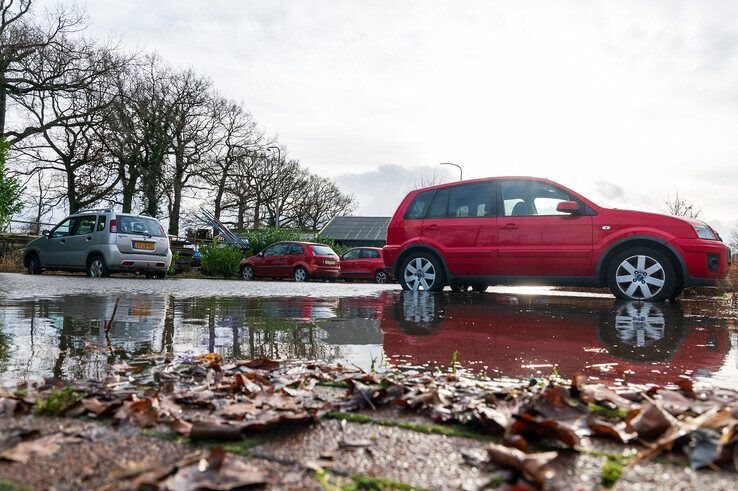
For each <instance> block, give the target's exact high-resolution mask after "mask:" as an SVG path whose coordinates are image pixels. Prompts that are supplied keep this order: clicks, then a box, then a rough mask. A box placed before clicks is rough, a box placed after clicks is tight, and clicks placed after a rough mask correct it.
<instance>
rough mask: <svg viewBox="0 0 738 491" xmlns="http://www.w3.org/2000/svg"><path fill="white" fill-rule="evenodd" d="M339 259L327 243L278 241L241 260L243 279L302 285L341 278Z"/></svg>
mask: <svg viewBox="0 0 738 491" xmlns="http://www.w3.org/2000/svg"><path fill="white" fill-rule="evenodd" d="M340 273H341V266H340V259H339V257H338V254H336V253H335V252H333V249H331V248H330V247H329V246H327V245H325V244H313V243H311V242H277V243H275V244H272V245H270V246H269V247H267V248H266V249H264V250H263V251H261V252H260V253H258V254H256V255H254V256H251V257H248V258H246V259H244V260H243V261H241V278H242V279H244V280H253V279H255V278H293V279H294V280H295V281H298V282H302V281H307V280H309V279H311V278H320V279H332V278H338V276H339V274H340Z"/></svg>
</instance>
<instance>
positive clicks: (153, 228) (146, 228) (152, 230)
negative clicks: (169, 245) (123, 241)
mask: <svg viewBox="0 0 738 491" xmlns="http://www.w3.org/2000/svg"><path fill="white" fill-rule="evenodd" d="M118 232H119V233H123V234H140V235H150V236H152V237H164V234H163V233H162V231H161V227H160V226H159V222H158V221H156V220H155V219H153V218H147V217H128V216H122V217H119V218H118Z"/></svg>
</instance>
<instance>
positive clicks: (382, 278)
mask: <svg viewBox="0 0 738 491" xmlns="http://www.w3.org/2000/svg"><path fill="white" fill-rule="evenodd" d="M374 281H376V282H377V283H387V273H385V272H384V271H377V274H375V275H374Z"/></svg>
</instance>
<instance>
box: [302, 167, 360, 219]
mask: <svg viewBox="0 0 738 491" xmlns="http://www.w3.org/2000/svg"><path fill="white" fill-rule="evenodd" d="M355 208H356V198H354V196H352V195H347V194H345V193H343V192H342V191H341V189H340V188H339V187H338V186H337V185H336V183H334V182H333V181H332V180H330V179H327V178H325V177H321V176H316V175H311V176H310V177H309V178H308V180H307V183H306V185H305V188H304V190H303V191H302V193H301V195H300V196H298V197H296V198H295V204H294V207H293V210H292V212H293V220H294V223H295V225H296V226H297V227H299V228H303V229H308V230H316V231H317V230H320V229H321V228H323V226H324V225H325V224H326V223H328V222H329V221H330V220H331V219H332V218H333V217H335V216H337V215H347V214H350V213H352V212H353V211H354V209H355Z"/></svg>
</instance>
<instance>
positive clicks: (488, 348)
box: [381, 292, 729, 383]
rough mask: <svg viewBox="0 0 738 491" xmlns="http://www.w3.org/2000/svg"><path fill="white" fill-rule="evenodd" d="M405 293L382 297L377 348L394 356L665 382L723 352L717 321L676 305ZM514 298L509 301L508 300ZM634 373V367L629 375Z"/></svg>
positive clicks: (492, 369)
mask: <svg viewBox="0 0 738 491" xmlns="http://www.w3.org/2000/svg"><path fill="white" fill-rule="evenodd" d="M449 299H450V297H448V296H446V295H443V294H435V295H434V294H429V293H426V292H403V294H402V296H401V297H398V298H397V301H396V302H395V303H393V304H391V305H389V304H385V313H384V315H383V318H382V322H381V328H382V331H383V333H384V341H383V343H384V351H385V353H386V355H387V356H388V357H392V358H394V360H395V361H394V362H396V363H411V364H425V363H431V364H441V365H448V364H449V363H450V361H451V358H452V357H453V353H454V351H458V352H459V362H460V363H461V364H462V366H464V367H467V368H470V369H475V370H476V369H479V370H486V371H487V372H488V373H489V374H490V375H492V376H494V375H504V376H512V377H528V376H539V375H549V374H551V373H553V370H554V366H555V367H556V370H557V371H558V373H560V374H561V375H563V376H572V375H574V374H575V373H576V372H583V373H586V374H588V375H592V376H599V377H602V378H606V379H614V378H621V377H622V374H623V372H624V371H628V374H627V380H629V381H632V382H641V383H646V382H653V383H666V382H669V381H674V380H676V378H677V377H678V376H679V375H680V374H683V373H689V372H690V371H692V372H698V371H705V370H706V371H708V372H713V371H716V370H718V369H719V368H720V367H721V366H722V365H723V363H724V360H725V356H726V353H727V352H728V349H729V341H728V334H727V331H726V330H725V329H720V328H719V327H717V326H712V327H709V326H705V325H702V324H699V323H696V322H695V323H694V324H693V323H692V322H693V321H690V318H689V317H687V318H685V317H683V313H682V311H681V308H680V307H679V305H678V304H655V303H653V304H645V303H636V302H624V303H613V302H612V301H607V300H600V299H592V298H587V299H573V298H565V299H556V298H540V297H537V298H526V297H508V296H498V295H487V296H484V297H481V298H480V297H471V296H470V297H467V298H465V299H464V301H463V302H458V301H457V299H456V298H454V301H453V302H451V301H450V300H449ZM511 303H513V305H511ZM631 372H632V373H631Z"/></svg>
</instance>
